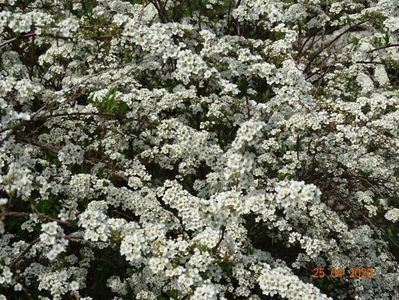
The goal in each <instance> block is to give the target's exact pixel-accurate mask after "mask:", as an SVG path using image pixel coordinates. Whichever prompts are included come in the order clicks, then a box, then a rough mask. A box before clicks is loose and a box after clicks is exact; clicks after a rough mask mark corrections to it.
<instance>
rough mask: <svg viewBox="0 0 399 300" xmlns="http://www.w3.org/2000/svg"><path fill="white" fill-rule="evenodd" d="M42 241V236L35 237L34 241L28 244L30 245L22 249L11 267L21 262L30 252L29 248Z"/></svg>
mask: <svg viewBox="0 0 399 300" xmlns="http://www.w3.org/2000/svg"><path fill="white" fill-rule="evenodd" d="M39 241H40V238H36V239H34V240H33V241H32V242H30V244H29V245H28V247H26V248H25V250H24V251H22V252H21V253H20V254H19V255H18V256H17V257H16V258H15V259H14V260H13V261H12V262H11V263H10V264H9V267H10V268H13V267H14V266H16V264H17V263H19V262H20V261H21V260H22V258H23V257H24V256H25V255H26V254H27V253H28V252H29V250H30V249H31V248H32V247H33V246H34V245H35V244H36V243H38V242H39Z"/></svg>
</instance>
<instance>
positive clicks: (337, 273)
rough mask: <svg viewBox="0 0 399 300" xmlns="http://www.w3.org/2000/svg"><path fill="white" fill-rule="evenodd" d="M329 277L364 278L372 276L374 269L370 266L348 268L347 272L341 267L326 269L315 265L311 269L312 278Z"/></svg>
mask: <svg viewBox="0 0 399 300" xmlns="http://www.w3.org/2000/svg"><path fill="white" fill-rule="evenodd" d="M325 277H330V278H343V277H346V278H349V279H365V278H369V279H370V278H373V277H374V269H373V268H371V267H359V268H349V271H348V272H345V269H344V268H342V267H336V268H331V269H330V270H327V269H325V268H323V267H316V268H313V269H312V278H313V279H323V278H325Z"/></svg>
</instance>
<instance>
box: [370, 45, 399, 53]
mask: <svg viewBox="0 0 399 300" xmlns="http://www.w3.org/2000/svg"><path fill="white" fill-rule="evenodd" d="M392 47H399V44H389V45H385V46H382V47H378V48H374V49H371V50H369V51H367V53H372V52H375V51H378V50H383V49H387V48H392Z"/></svg>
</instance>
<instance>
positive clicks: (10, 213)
mask: <svg viewBox="0 0 399 300" xmlns="http://www.w3.org/2000/svg"><path fill="white" fill-rule="evenodd" d="M31 214H32V213H29V212H22V211H5V212H0V217H28V216H29V215H31ZM33 214H35V213H33ZM36 215H37V216H38V217H39V218H43V219H47V220H50V221H55V222H57V223H60V224H64V225H68V226H71V224H70V223H68V222H66V221H62V220H60V219H57V218H54V217H51V216H48V215H46V214H42V213H38V214H36Z"/></svg>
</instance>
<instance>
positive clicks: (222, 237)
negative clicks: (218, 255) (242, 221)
mask: <svg viewBox="0 0 399 300" xmlns="http://www.w3.org/2000/svg"><path fill="white" fill-rule="evenodd" d="M220 230H221V233H220V237H219V241H218V242H217V244H216V245H215V247H213V248H212V251H213V252H215V251H216V250H217V249H218V248H219V246H220V244H221V243H222V241H223V239H224V233H225V232H226V226H224V225H222V226H221V227H220Z"/></svg>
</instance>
